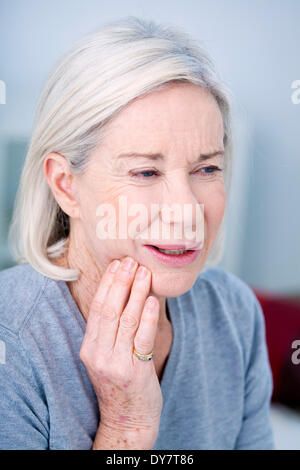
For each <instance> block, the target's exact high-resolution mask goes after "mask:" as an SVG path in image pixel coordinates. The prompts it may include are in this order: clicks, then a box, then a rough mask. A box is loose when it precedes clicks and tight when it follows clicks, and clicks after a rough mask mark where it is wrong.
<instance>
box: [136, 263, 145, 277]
mask: <svg viewBox="0 0 300 470" xmlns="http://www.w3.org/2000/svg"><path fill="white" fill-rule="evenodd" d="M146 275H147V269H146V268H144V266H140V267H139V269H138V270H137V273H136V277H137V279H145V277H146Z"/></svg>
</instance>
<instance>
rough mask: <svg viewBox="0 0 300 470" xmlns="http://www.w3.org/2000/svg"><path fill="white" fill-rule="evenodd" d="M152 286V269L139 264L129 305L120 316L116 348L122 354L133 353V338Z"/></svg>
mask: <svg viewBox="0 0 300 470" xmlns="http://www.w3.org/2000/svg"><path fill="white" fill-rule="evenodd" d="M150 286H151V271H150V270H149V269H147V268H146V267H145V266H139V268H138V270H137V272H136V275H135V278H134V281H133V285H132V287H131V293H130V297H129V300H128V302H127V305H126V307H125V309H124V311H123V313H122V315H121V316H120V321H119V328H118V331H117V336H116V342H115V346H114V350H115V351H116V352H119V353H121V354H127V355H128V354H131V353H132V345H133V339H134V336H135V334H136V331H137V328H138V326H139V323H140V319H141V314H142V311H143V308H144V305H145V302H146V299H147V296H148V294H149V290H150Z"/></svg>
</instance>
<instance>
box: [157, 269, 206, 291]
mask: <svg viewBox="0 0 300 470" xmlns="http://www.w3.org/2000/svg"><path fill="white" fill-rule="evenodd" d="M196 279H197V274H195V273H191V272H185V273H183V272H182V271H180V272H178V273H170V272H168V273H164V274H162V273H155V272H152V285H151V291H152V294H153V295H155V296H159V297H178V296H180V295H183V294H185V293H186V292H187V291H189V290H190V289H191V288H192V287H193V285H194V283H195V281H196Z"/></svg>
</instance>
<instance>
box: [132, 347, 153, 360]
mask: <svg viewBox="0 0 300 470" xmlns="http://www.w3.org/2000/svg"><path fill="white" fill-rule="evenodd" d="M133 354H134V355H135V356H136V357H137V358H138V359H140V360H141V361H151V359H152V357H153V355H154V351H152V352H151V353H150V354H140V353H138V352H137V351H136V349H135V348H133Z"/></svg>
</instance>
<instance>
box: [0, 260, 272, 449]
mask: <svg viewBox="0 0 300 470" xmlns="http://www.w3.org/2000/svg"><path fill="white" fill-rule="evenodd" d="M0 292H1V294H0V449H90V448H91V447H92V444H93V440H94V437H95V434H96V431H97V427H98V424H99V420H100V418H101V413H100V412H101V410H100V412H99V409H98V405H97V399H96V395H95V393H94V390H93V387H92V384H91V382H90V380H89V378H88V375H87V373H86V370H85V367H84V364H83V363H82V362H81V360H80V358H79V350H80V347H81V343H82V340H83V336H84V332H85V326H86V323H85V320H84V318H83V317H82V315H81V313H80V311H79V309H78V307H77V305H76V303H75V301H74V299H73V297H72V296H71V294H70V291H69V289H68V286H67V284H66V283H65V282H64V281H54V280H53V279H50V278H47V277H45V276H43V275H42V274H40V273H39V272H37V271H36V270H34V269H33V268H32V267H31V265H29V264H28V263H27V264H22V265H18V266H15V267H12V268H9V269H6V270H3V271H1V272H0ZM167 304H168V309H169V315H170V319H171V322H172V326H173V332H174V336H173V343H172V347H171V351H170V355H169V357H168V359H167V363H166V366H165V369H164V373H163V377H162V381H161V389H162V395H163V410H162V415H161V421H160V428H159V434H158V437H157V440H156V443H155V446H154V448H153V449H166V450H182V449H185V450H193V449H274V448H275V447H274V440H273V431H272V428H271V423H270V416H269V411H270V399H271V394H272V389H273V381H272V375H271V369H270V364H269V358H268V353H267V348H266V340H265V323H264V317H263V313H262V310H261V307H260V304H259V303H258V301H257V299H256V297H255V295H254V293H253V291H252V289H251V288H250V286H248V285H247V284H246V283H245V282H244V281H242V280H241V279H239V278H238V277H237V276H235V275H233V274H232V273H230V272H229V271H226V270H224V269H222V268H218V267H215V268H209V269H206V270H204V271H202V272H201V273H200V275H199V276H198V278H197V280H196V282H195V283H194V285H193V287H192V288H191V289H190V290H189V291H188V292H186V293H185V294H183V295H181V296H179V297H174V298H168V299H167Z"/></svg>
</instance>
